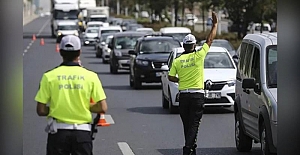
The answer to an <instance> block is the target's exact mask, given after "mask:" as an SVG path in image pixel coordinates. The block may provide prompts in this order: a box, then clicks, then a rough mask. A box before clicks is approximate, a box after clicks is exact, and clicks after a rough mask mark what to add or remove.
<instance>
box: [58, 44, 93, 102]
mask: <svg viewBox="0 0 300 155" xmlns="http://www.w3.org/2000/svg"><path fill="white" fill-rule="evenodd" d="M55 51H56V52H59V45H58V44H56V49H55ZM91 101H92V99H91ZM91 103H92V102H91Z"/></svg>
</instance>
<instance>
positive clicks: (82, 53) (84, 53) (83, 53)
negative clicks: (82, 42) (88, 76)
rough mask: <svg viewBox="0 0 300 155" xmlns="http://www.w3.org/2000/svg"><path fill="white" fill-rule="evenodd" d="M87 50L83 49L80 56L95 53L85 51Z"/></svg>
mask: <svg viewBox="0 0 300 155" xmlns="http://www.w3.org/2000/svg"><path fill="white" fill-rule="evenodd" d="M86 50H87V49H84V50H83V52H81V55H86V54H94V55H95V53H96V51H88V52H87V51H86ZM94 58H96V56H94Z"/></svg>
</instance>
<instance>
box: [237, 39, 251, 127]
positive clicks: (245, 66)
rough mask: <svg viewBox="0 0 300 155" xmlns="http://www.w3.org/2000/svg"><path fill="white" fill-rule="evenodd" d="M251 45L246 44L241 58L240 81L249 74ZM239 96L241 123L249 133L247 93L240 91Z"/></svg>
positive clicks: (249, 118) (249, 120) (249, 117)
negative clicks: (242, 60) (242, 61)
mask: <svg viewBox="0 0 300 155" xmlns="http://www.w3.org/2000/svg"><path fill="white" fill-rule="evenodd" d="M253 47H254V46H253V45H252V44H251V43H248V45H247V49H246V50H245V55H244V57H243V59H244V63H243V64H242V66H240V67H241V71H240V76H241V78H242V79H244V78H249V73H250V69H251V60H252V54H253ZM240 93H241V94H240V95H241V111H242V118H243V123H244V125H245V129H246V131H251V130H252V129H251V127H252V126H253V125H252V120H251V119H252V116H251V113H250V109H249V108H250V105H249V103H248V92H247V90H244V89H242V91H240Z"/></svg>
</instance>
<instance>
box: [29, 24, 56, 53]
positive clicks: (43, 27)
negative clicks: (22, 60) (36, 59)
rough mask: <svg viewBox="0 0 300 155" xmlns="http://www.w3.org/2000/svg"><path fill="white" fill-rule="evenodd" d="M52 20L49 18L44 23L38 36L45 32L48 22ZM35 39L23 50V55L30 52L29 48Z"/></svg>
mask: <svg viewBox="0 0 300 155" xmlns="http://www.w3.org/2000/svg"><path fill="white" fill-rule="evenodd" d="M49 22H50V19H48V20H47V21H46V22H45V23H44V25H43V26H42V27H41V29H40V30H39V32H38V34H37V35H36V36H37V37H38V36H39V35H40V34H41V33H42V32H43V30H44V29H45V27H46V26H47V24H48V23H49ZM34 42H35V41H34V40H31V42H30V43H29V45H28V46H27V47H26V49H25V50H24V52H23V56H24V55H25V53H27V52H28V50H29V49H30V47H31V46H32V44H33V43H34Z"/></svg>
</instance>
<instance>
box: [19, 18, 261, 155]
mask: <svg viewBox="0 0 300 155" xmlns="http://www.w3.org/2000/svg"><path fill="white" fill-rule="evenodd" d="M23 30H24V42H23V45H24V59H23V62H24V64H23V67H24V68H23V72H24V77H23V79H24V82H23V83H24V87H23V88H24V91H23V92H24V97H23V99H24V105H23V109H24V112H23V113H24V117H23V118H24V120H23V124H24V127H23V135H24V136H23V146H24V147H23V152H24V153H23V154H24V155H43V154H45V148H46V139H47V134H46V133H45V132H44V128H45V125H46V119H45V118H42V117H38V116H37V114H36V109H35V108H36V103H35V101H34V96H35V94H36V91H37V89H38V85H39V81H40V79H41V76H42V74H43V72H45V71H47V70H49V69H52V68H54V67H56V66H57V65H59V64H60V63H61V58H60V55H59V54H58V53H57V52H55V39H52V38H50V23H49V17H43V18H38V19H36V20H34V21H32V22H31V23H29V24H27V25H25V26H24V29H23ZM33 34H36V35H37V36H36V37H37V39H36V41H32V35H33ZM42 38H43V39H44V43H45V44H44V45H43V46H41V45H40V40H41V39H42ZM81 60H82V63H83V65H84V66H85V67H86V68H88V69H91V70H93V71H95V72H97V73H98V75H99V78H100V79H101V81H102V84H103V87H104V89H105V92H106V95H107V102H108V108H109V110H108V116H111V118H112V119H113V121H114V124H112V125H111V126H109V127H99V133H98V134H97V136H96V140H95V141H94V153H95V155H100V154H101V155H122V154H123V155H179V154H181V149H182V146H183V144H184V143H183V142H184V141H183V128H182V124H181V120H180V117H179V115H178V114H173V115H172V114H169V113H168V112H167V110H164V109H162V106H161V105H162V104H161V87H160V85H159V84H158V85H149V86H147V87H145V89H143V90H133V89H131V88H130V87H129V75H128V73H127V72H126V71H125V72H123V73H120V74H118V75H111V74H110V73H109V65H106V64H102V62H101V59H98V58H95V51H94V50H93V47H83V53H82V55H81ZM197 144H198V146H199V148H198V149H197V151H198V154H203V155H239V154H243V155H245V154H246V155H259V147H257V146H259V145H258V144H255V145H254V146H255V147H254V148H253V150H252V152H250V153H239V152H237V150H236V149H235V142H234V116H233V113H232V109H222V108H210V109H206V110H205V114H204V115H203V120H202V123H201V125H200V129H199V134H198V142H197Z"/></svg>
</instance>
